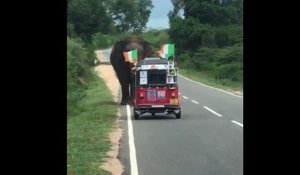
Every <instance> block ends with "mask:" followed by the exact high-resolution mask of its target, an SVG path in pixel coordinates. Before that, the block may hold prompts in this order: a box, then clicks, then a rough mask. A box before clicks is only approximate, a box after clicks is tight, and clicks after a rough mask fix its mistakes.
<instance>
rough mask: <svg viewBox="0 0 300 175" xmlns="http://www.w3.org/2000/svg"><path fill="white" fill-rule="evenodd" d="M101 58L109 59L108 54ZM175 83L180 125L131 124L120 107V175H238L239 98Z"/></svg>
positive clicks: (149, 120) (170, 120) (165, 120)
mask: <svg viewBox="0 0 300 175" xmlns="http://www.w3.org/2000/svg"><path fill="white" fill-rule="evenodd" d="M103 53H104V54H105V53H107V55H105V56H108V57H107V58H109V53H108V51H107V52H105V51H104V52H103ZM178 82H179V87H180V96H181V103H182V118H181V119H174V117H173V116H157V117H155V118H153V117H150V116H149V117H144V118H142V119H140V120H133V119H132V117H127V113H128V111H127V107H126V106H121V114H122V117H121V127H122V128H123V129H124V130H123V137H122V139H121V145H120V155H119V157H120V159H121V162H122V163H123V165H125V172H124V174H139V175H242V174H243V98H242V97H237V96H234V95H230V94H227V93H224V92H222V91H219V90H216V89H213V88H209V87H207V86H203V85H200V84H197V83H195V82H192V81H190V80H187V79H185V78H183V77H179V79H178ZM130 112H131V111H130ZM131 125H132V128H131ZM130 129H132V133H131V134H132V135H133V137H134V140H133V141H132V142H131V144H130V143H129V141H128V140H129V138H130V137H131V134H128V133H129V131H130ZM132 143H133V145H132ZM129 145H130V146H129ZM133 147H135V148H133ZM129 150H131V155H130V152H129ZM134 151H135V154H134ZM135 158H136V161H134V159H135ZM131 172H132V173H131Z"/></svg>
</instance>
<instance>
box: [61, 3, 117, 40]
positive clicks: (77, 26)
mask: <svg viewBox="0 0 300 175" xmlns="http://www.w3.org/2000/svg"><path fill="white" fill-rule="evenodd" d="M67 5H68V7H67V8H68V9H67V21H68V23H69V24H72V25H69V26H70V27H71V26H72V29H73V31H74V32H75V34H76V35H77V36H81V37H82V38H83V39H86V40H90V39H91V36H92V35H93V34H94V33H97V32H102V33H104V34H107V33H111V32H112V31H113V21H112V17H111V16H110V15H109V14H108V9H107V8H106V6H105V5H106V4H105V1H98V0H68V2H67Z"/></svg>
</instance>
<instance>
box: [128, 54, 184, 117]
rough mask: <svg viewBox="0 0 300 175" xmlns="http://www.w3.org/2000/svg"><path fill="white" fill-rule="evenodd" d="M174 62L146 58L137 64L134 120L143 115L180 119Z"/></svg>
mask: <svg viewBox="0 0 300 175" xmlns="http://www.w3.org/2000/svg"><path fill="white" fill-rule="evenodd" d="M174 63H175V62H174V60H168V59H161V58H146V59H144V60H142V61H139V62H138V64H137V69H136V75H135V84H136V88H135V100H134V107H133V114H134V119H138V118H139V116H140V115H142V114H144V113H150V114H151V115H152V116H155V114H156V113H164V114H170V113H173V114H175V117H176V118H177V119H179V118H181V107H180V100H179V89H178V83H177V67H176V66H175V64H174Z"/></svg>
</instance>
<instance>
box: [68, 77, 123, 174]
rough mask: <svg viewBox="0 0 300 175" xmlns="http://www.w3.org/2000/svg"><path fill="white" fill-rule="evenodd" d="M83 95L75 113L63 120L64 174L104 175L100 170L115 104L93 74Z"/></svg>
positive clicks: (100, 81) (102, 83) (108, 92)
mask: <svg viewBox="0 0 300 175" xmlns="http://www.w3.org/2000/svg"><path fill="white" fill-rule="evenodd" d="M83 93H84V94H85V96H84V97H83V98H82V99H80V101H78V102H77V106H78V109H77V110H78V111H77V112H76V113H75V114H74V115H71V116H68V120H67V174H68V175H83V174H86V175H108V174H109V173H108V172H106V171H105V170H103V169H100V166H101V164H102V163H103V161H104V158H107V155H106V153H107V152H108V151H109V150H110V147H111V143H110V141H109V138H108V133H109V132H111V131H112V129H113V123H114V121H115V120H116V117H117V116H116V113H117V104H116V103H115V102H114V101H113V98H112V95H111V92H110V91H109V89H108V88H107V86H106V85H105V83H104V82H103V80H102V79H100V78H99V77H98V76H96V75H95V74H94V75H93V77H92V80H91V81H90V82H89V85H88V87H87V89H86V90H84V91H83Z"/></svg>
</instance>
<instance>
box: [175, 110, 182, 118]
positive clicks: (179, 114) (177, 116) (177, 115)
mask: <svg viewBox="0 0 300 175" xmlns="http://www.w3.org/2000/svg"><path fill="white" fill-rule="evenodd" d="M175 116H176V118H177V119H180V118H181V111H179V112H178V113H177V114H176V113H175Z"/></svg>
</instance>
